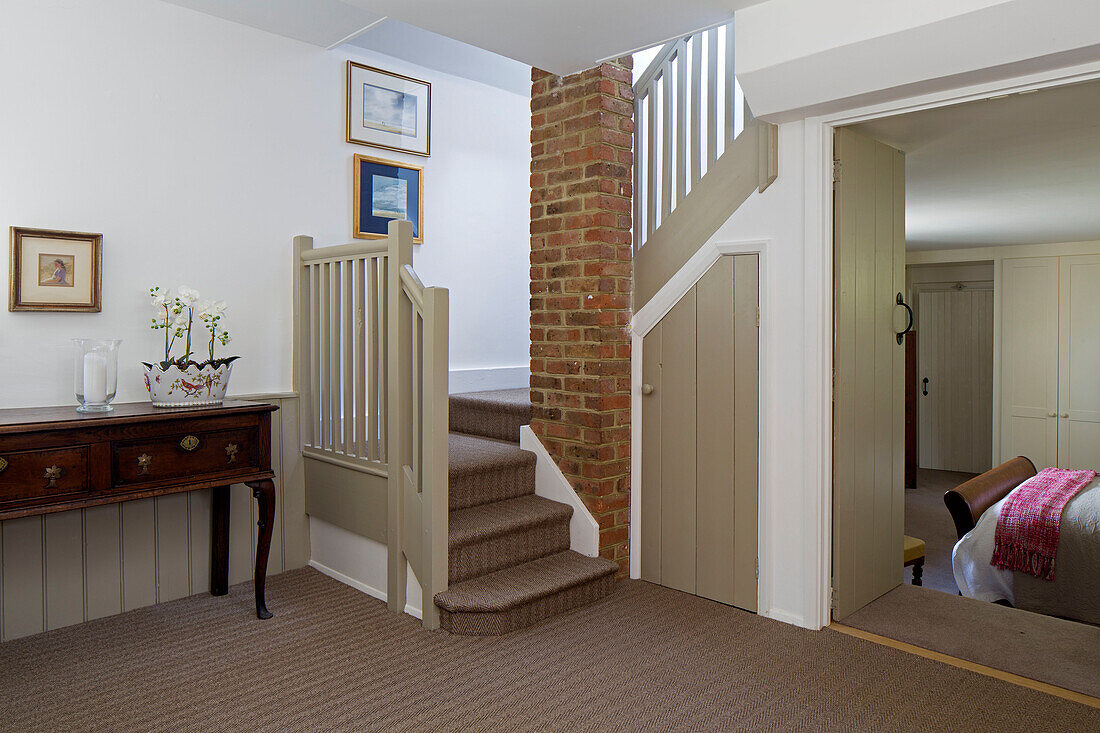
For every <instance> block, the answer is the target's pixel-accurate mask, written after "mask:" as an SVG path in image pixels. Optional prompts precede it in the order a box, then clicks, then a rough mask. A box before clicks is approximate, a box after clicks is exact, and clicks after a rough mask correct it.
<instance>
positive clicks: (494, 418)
mask: <svg viewBox="0 0 1100 733" xmlns="http://www.w3.org/2000/svg"><path fill="white" fill-rule="evenodd" d="M449 408H450V409H449V412H450V426H451V427H450V429H451V432H456V433H468V434H470V435H480V436H483V437H486V438H496V439H498V440H507V441H511V442H513V443H518V442H519V429H520V428H521V427H522V426H524V425H527V424H529V423H530V422H531V391H530V390H529V389H526V388H524V389H498V390H492V391H487V392H463V393H460V394H453V395H451V398H450V405H449Z"/></svg>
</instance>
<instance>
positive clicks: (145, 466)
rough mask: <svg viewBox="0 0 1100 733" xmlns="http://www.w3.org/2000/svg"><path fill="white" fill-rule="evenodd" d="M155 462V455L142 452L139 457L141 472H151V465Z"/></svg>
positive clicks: (138, 462)
mask: <svg viewBox="0 0 1100 733" xmlns="http://www.w3.org/2000/svg"><path fill="white" fill-rule="evenodd" d="M152 463H153V457H152V456H151V455H149V454H148V453H142V454H141V455H140V456H138V457H137V464H138V468H140V469H141V471H139V473H149V466H150V465H151V464H152Z"/></svg>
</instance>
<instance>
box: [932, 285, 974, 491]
mask: <svg viewBox="0 0 1100 733" xmlns="http://www.w3.org/2000/svg"><path fill="white" fill-rule="evenodd" d="M917 310H918V317H917V333H918V336H917V362H918V367H917V375H916V376H917V380H918V383H917V395H918V397H917V425H918V439H917V443H918V455H919V461H918V465H919V466H920V467H921V468H933V469H939V470H943V471H963V472H968V473H981V472H982V471H986V470H988V469H990V468H991V467H992V461H993V291H992V290H989V289H975V288H967V289H962V290H957V289H956V290H939V291H922V292H921V293H920V295H919V296H918V299H917Z"/></svg>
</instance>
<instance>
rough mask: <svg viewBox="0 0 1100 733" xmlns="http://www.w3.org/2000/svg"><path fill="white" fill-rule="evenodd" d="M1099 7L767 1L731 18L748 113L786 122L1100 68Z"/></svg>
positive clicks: (977, 1) (999, 1) (1079, 2)
mask: <svg viewBox="0 0 1100 733" xmlns="http://www.w3.org/2000/svg"><path fill="white" fill-rule="evenodd" d="M1098 27H1100V3H1096V2H1087V1H1083V0H1043V1H1042V2H1036V1H1035V0H926V1H925V2H917V3H914V2H907V0H833V1H832V2H828V3H823V2H820V0H769V2H766V3H761V4H759V5H754V6H752V7H748V8H745V9H742V10H739V11H738V12H737V23H736V29H737V31H736V32H737V43H736V63H737V76H738V80H739V81H740V83H741V88H742V89H743V90H744V91H745V98H746V99H748V100H749V103H750V105H751V106H752V110H753V113H754V114H756V115H757V116H758V117H763V118H765V119H767V120H769V121H787V120H794V119H799V118H802V117H806V116H809V115H817V114H825V113H830V112H835V111H838V110H841V109H850V108H852V107H855V106H857V105H859V106H862V105H870V104H874V103H880V102H885V101H892V100H900V99H905V98H907V97H912V96H915V95H917V94H924V93H929V92H936V91H943V90H947V89H953V88H957V87H960V86H963V85H966V84H977V83H982V82H989V81H998V80H1005V79H1010V78H1013V77H1018V76H1022V75H1024V74H1028V73H1036V72H1040V71H1047V70H1050V69H1054V68H1061V67H1065V66H1069V65H1071V64H1079V63H1085V62H1090V61H1095V60H1097V59H1100V45H1098V43H1100V37H1098V35H1097V31H1096V29H1097V28H1098Z"/></svg>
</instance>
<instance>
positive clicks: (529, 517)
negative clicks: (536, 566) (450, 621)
mask: <svg viewBox="0 0 1100 733" xmlns="http://www.w3.org/2000/svg"><path fill="white" fill-rule="evenodd" d="M572 515H573V508H572V507H571V506H568V505H566V504H562V503H560V502H556V501H550V500H549V499H544V498H542V497H541V496H535V495H533V494H532V495H528V496H519V497H516V498H515V499H505V500H504V501H494V502H492V503H491V504H482V505H480V506H474V507H469V508H468V509H459V510H457V511H453V512H451V515H450V533H449V548H448V550H449V552H448V557H447V580H448V582H449V583H451V584H456V583H461V582H463V581H466V580H470V579H471V578H476V577H479V576H482V575H488V574H490V573H495V572H497V571H498V570H503V569H504V568H508V567H512V566H514V565H522V564H523V563H526V562H530V561H531V560H536V559H538V558H540V557H544V556H546V555H553V554H555V553H558V552H562V551H564V550H568V549H569V518H570V517H571V516H572Z"/></svg>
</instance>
